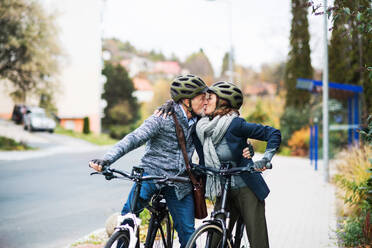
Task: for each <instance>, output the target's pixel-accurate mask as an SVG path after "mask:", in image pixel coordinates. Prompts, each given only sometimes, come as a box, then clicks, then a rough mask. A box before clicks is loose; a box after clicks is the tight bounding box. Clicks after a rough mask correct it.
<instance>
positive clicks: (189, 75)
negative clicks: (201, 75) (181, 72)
mask: <svg viewBox="0 0 372 248" xmlns="http://www.w3.org/2000/svg"><path fill="white" fill-rule="evenodd" d="M187 76H188V77H195V76H194V75H191V74H187Z"/></svg>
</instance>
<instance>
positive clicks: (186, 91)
mask: <svg viewBox="0 0 372 248" xmlns="http://www.w3.org/2000/svg"><path fill="white" fill-rule="evenodd" d="M181 93H182V94H187V95H189V94H192V91H191V90H181Z"/></svg>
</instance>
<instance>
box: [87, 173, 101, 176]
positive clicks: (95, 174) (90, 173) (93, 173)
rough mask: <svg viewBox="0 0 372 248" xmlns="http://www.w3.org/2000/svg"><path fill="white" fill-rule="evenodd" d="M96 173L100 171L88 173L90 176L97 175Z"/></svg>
mask: <svg viewBox="0 0 372 248" xmlns="http://www.w3.org/2000/svg"><path fill="white" fill-rule="evenodd" d="M97 174H102V173H100V172H92V173H90V175H91V176H93V175H97Z"/></svg>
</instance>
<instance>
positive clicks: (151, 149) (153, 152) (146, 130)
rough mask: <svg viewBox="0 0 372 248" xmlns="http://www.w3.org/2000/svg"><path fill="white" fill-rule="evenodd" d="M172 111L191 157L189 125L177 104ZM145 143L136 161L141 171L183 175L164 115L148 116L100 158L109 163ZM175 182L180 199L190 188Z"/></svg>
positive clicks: (169, 122)
mask: <svg viewBox="0 0 372 248" xmlns="http://www.w3.org/2000/svg"><path fill="white" fill-rule="evenodd" d="M175 113H176V116H177V119H178V122H179V123H180V125H181V127H182V128H183V131H184V133H185V138H186V150H187V153H188V156H189V160H190V161H191V156H192V154H193V152H194V145H193V142H192V137H191V129H192V126H191V127H189V126H188V123H187V120H186V118H185V116H184V114H183V112H182V110H181V107H180V106H178V105H175ZM146 142H147V143H146ZM145 143H146V149H145V154H144V155H143V157H142V159H141V162H140V166H141V167H142V168H144V170H145V173H148V174H149V175H171V176H175V175H187V173H186V167H185V161H184V158H183V156H182V151H181V148H180V146H179V145H178V139H177V135H176V127H175V124H174V121H173V118H172V116H169V117H167V119H164V118H162V117H157V116H155V115H152V116H150V117H149V118H148V119H146V120H145V121H144V123H143V124H142V125H141V126H140V127H138V128H137V129H136V130H134V131H133V132H131V133H130V134H128V135H126V136H125V137H124V138H123V139H122V140H120V141H119V142H118V143H117V144H115V145H114V146H113V147H112V148H111V149H110V150H109V151H108V152H107V153H106V154H105V155H104V157H103V159H104V160H107V161H108V162H109V163H110V164H112V163H114V162H115V161H116V160H118V159H119V158H121V157H122V156H124V155H125V154H127V153H128V152H130V151H132V150H134V149H136V148H137V147H139V146H141V145H143V144H145ZM175 184H176V187H175V191H176V195H177V198H178V199H182V198H183V197H185V196H186V195H187V194H189V193H191V191H192V187H191V184H188V183H175Z"/></svg>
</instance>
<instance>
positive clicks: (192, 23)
mask: <svg viewBox="0 0 372 248" xmlns="http://www.w3.org/2000/svg"><path fill="white" fill-rule="evenodd" d="M102 2H103V1H102ZM315 2H316V1H315ZM103 6H104V8H102V10H103V12H102V13H103V15H102V17H103V18H102V20H103V32H102V35H103V36H104V37H106V38H112V37H115V38H118V39H120V40H122V41H129V42H130V43H131V44H133V45H134V46H135V47H136V48H138V49H141V50H155V51H161V52H163V53H164V54H165V55H167V56H170V55H171V54H172V53H174V54H176V55H177V56H178V57H179V58H180V59H181V60H184V59H185V58H186V57H187V56H188V55H190V54H192V53H194V52H197V51H199V49H203V51H204V52H205V53H206V54H207V56H208V58H209V59H210V60H211V63H212V66H213V68H214V70H215V73H218V72H219V71H220V69H221V65H222V58H223V55H224V53H225V52H227V51H229V49H230V45H231V44H232V46H233V48H234V55H235V60H236V63H238V64H241V65H244V66H250V67H253V68H254V69H257V70H258V69H259V68H260V66H261V64H263V63H273V62H280V61H285V60H286V57H287V54H288V51H289V33H290V24H291V18H292V16H291V13H290V0H265V1H260V0H214V1H211V0H157V1H154V0H136V1H127V0H106V1H105V4H104V5H103ZM230 11H231V12H230ZM230 13H231V15H230ZM230 17H232V18H231V19H230ZM308 17H309V24H310V28H309V31H310V35H311V40H310V46H311V50H312V55H311V59H312V64H313V67H315V68H317V69H321V68H322V65H323V62H322V48H323V47H322V44H323V43H322V34H323V17H322V16H315V15H312V14H309V16H308ZM230 24H231V25H230ZM328 36H330V35H328Z"/></svg>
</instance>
